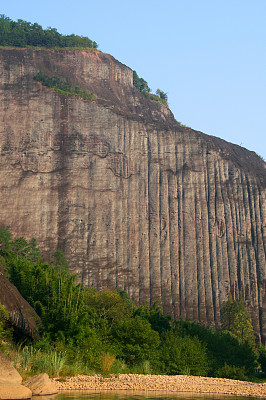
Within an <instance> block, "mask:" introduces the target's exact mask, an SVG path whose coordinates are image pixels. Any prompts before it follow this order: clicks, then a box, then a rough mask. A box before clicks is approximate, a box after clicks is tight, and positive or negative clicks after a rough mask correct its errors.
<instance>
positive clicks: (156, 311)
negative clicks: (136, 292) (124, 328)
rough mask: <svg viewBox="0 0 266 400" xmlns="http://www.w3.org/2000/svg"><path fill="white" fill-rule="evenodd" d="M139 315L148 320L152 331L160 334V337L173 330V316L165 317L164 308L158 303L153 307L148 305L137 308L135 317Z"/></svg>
mask: <svg viewBox="0 0 266 400" xmlns="http://www.w3.org/2000/svg"><path fill="white" fill-rule="evenodd" d="M137 315H138V316H140V317H141V318H143V319H146V320H147V321H148V322H149V323H150V324H151V327H152V329H153V330H154V331H157V332H159V334H160V335H161V334H162V333H163V332H165V331H168V330H170V329H171V324H170V322H171V316H170V315H164V314H163V312H162V308H161V307H160V306H159V305H158V304H157V303H156V302H155V303H153V305H152V306H151V307H149V306H148V305H147V304H146V305H141V306H139V307H137V308H136V309H135V312H134V316H137Z"/></svg>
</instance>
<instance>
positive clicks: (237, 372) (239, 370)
mask: <svg viewBox="0 0 266 400" xmlns="http://www.w3.org/2000/svg"><path fill="white" fill-rule="evenodd" d="M216 376H217V378H227V379H237V380H241V381H248V379H249V378H248V376H247V371H246V369H245V367H236V366H235V365H228V364H226V363H225V364H224V366H223V367H222V368H219V369H218V370H217V372H216Z"/></svg>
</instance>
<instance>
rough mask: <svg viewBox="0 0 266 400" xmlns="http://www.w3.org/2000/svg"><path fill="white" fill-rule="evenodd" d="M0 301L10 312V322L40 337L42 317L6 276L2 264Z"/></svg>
mask: <svg viewBox="0 0 266 400" xmlns="http://www.w3.org/2000/svg"><path fill="white" fill-rule="evenodd" d="M0 303H1V304H3V305H4V306H5V308H6V311H7V312H8V314H9V323H10V324H11V325H12V326H13V327H15V328H17V329H18V330H19V331H21V332H22V333H23V334H24V335H27V336H29V337H31V338H33V339H37V338H38V337H39V334H38V325H40V323H41V319H40V317H39V316H38V315H37V314H36V312H35V311H34V309H33V308H32V307H31V306H30V305H29V303H28V302H27V301H26V300H25V299H24V298H23V297H22V296H21V294H20V293H19V291H18V289H17V288H16V287H15V286H14V285H12V283H11V282H9V280H8V279H7V278H6V276H5V273H4V269H3V267H2V266H1V265H0Z"/></svg>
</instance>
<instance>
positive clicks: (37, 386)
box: [23, 373, 58, 396]
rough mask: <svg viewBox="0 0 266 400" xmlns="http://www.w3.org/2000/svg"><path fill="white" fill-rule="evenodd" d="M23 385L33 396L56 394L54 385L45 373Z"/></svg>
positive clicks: (56, 390)
mask: <svg viewBox="0 0 266 400" xmlns="http://www.w3.org/2000/svg"><path fill="white" fill-rule="evenodd" d="M23 385H24V386H26V387H27V388H29V389H30V390H31V391H32V394H33V396H37V395H38V396H39V395H43V396H44V395H48V394H56V393H58V389H57V387H56V384H55V383H54V382H52V381H51V380H50V378H49V376H48V375H47V374H45V373H44V374H39V375H36V376H33V377H32V378H30V379H28V380H27V381H26V382H24V383H23Z"/></svg>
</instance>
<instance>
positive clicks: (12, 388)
mask: <svg viewBox="0 0 266 400" xmlns="http://www.w3.org/2000/svg"><path fill="white" fill-rule="evenodd" d="M31 396H32V393H31V391H30V389H29V388H27V387H25V386H23V385H19V384H5V383H1V384H0V400H20V399H31Z"/></svg>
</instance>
